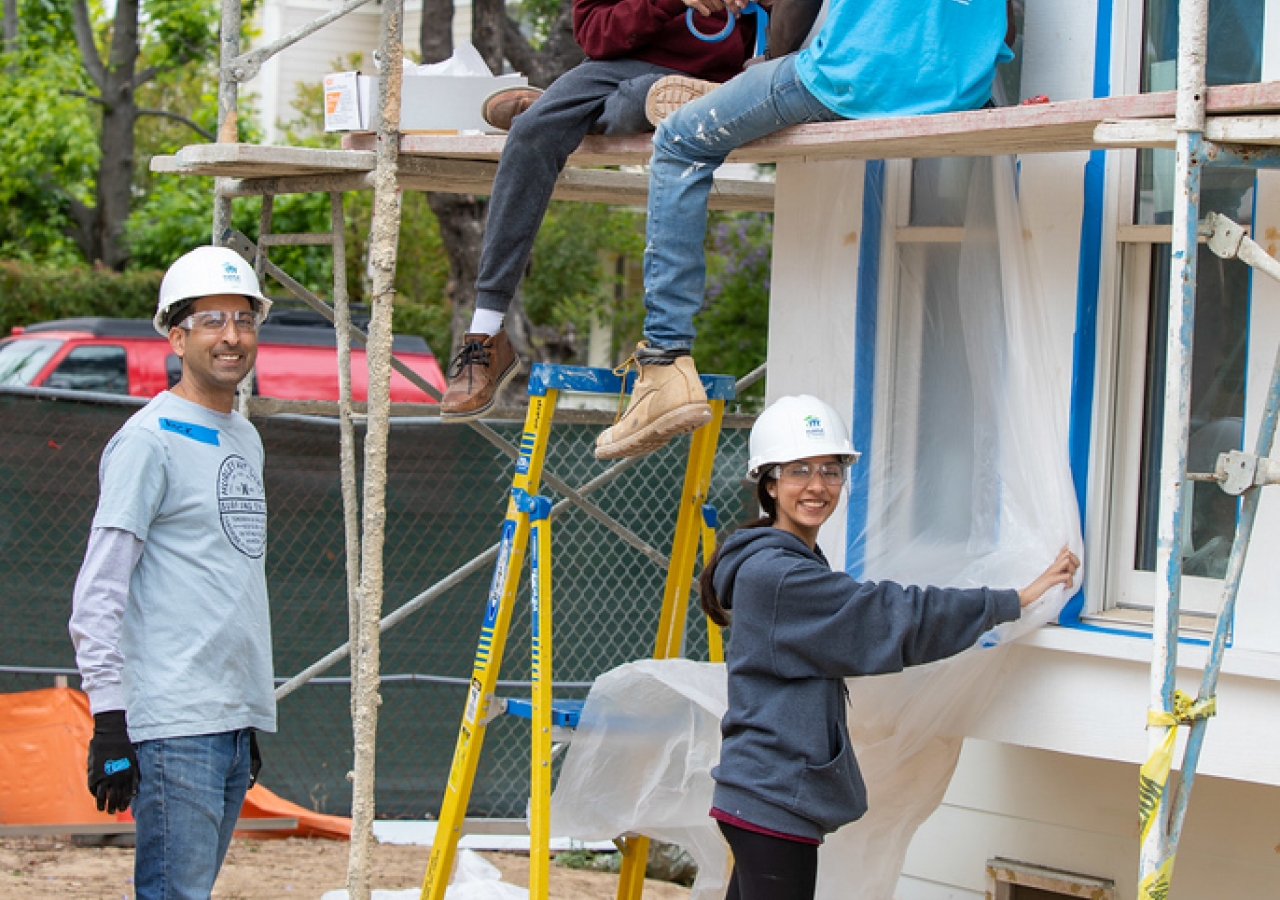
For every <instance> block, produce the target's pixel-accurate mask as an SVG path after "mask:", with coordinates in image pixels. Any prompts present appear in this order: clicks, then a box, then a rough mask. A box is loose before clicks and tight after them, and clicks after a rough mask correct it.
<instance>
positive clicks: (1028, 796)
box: [895, 740, 1280, 900]
mask: <svg viewBox="0 0 1280 900" xmlns="http://www.w3.org/2000/svg"><path fill="white" fill-rule="evenodd" d="M1137 783H1138V772H1137V767H1136V766H1134V765H1130V764H1125V763H1117V762H1112V761H1109V760H1101V759H1090V758H1088V757H1086V756H1078V755H1071V754H1065V753H1052V752H1047V751H1043V750H1027V749H1023V748H1019V747H1011V746H1008V745H1006V744H999V743H992V742H989V741H982V740H969V741H966V742H965V747H964V751H963V752H962V753H961V755H960V764H959V766H958V768H957V769H956V775H955V778H953V779H952V782H951V788H950V789H949V790H948V792H947V796H946V800H945V801H944V803H943V806H942V808H941V809H939V810H938V812H937V813H935V814H934V815H933V816H932V817H931V818H930V819H929V820H928V821H927V822H925V824H924V825H923V826H921V828H920V830H919V831H918V832H917V834H916V839H915V841H914V842H913V843H912V845H911V849H910V851H909V852H908V854H907V860H906V866H905V867H904V874H903V877H902V880H901V881H900V882H899V885H898V890H897V892H896V893H895V897H896V898H897V900H977V898H981V897H983V896H984V893H983V892H984V887H985V864H986V861H987V860H988V859H992V858H994V857H1003V858H1005V859H1013V860H1019V861H1025V862H1031V863H1034V864H1036V865H1040V866H1045V867H1049V868H1053V869H1058V870H1062V871H1067V872H1075V873H1079V874H1081V875H1087V876H1092V877H1096V878H1108V879H1112V880H1113V881H1114V882H1115V897H1116V898H1117V900H1120V898H1131V897H1135V896H1137V868H1138V867H1137V859H1138V816H1137V805H1136V802H1135V800H1136V797H1137V790H1136V787H1137ZM1082 785H1088V786H1089V789H1088V790H1082V789H1081V786H1082ZM1278 837H1280V788H1275V787H1259V786H1257V785H1251V784H1245V783H1242V782H1238V781H1231V780H1227V779H1219V778H1213V777H1200V778H1198V779H1197V780H1196V787H1195V797H1194V800H1193V802H1192V804H1191V806H1190V808H1189V810H1188V813H1187V820H1186V826H1185V829H1184V832H1183V842H1182V849H1181V850H1180V852H1179V853H1178V856H1177V864H1176V867H1175V869H1174V877H1173V890H1172V892H1171V894H1170V897H1171V898H1175V900H1176V898H1179V897H1181V898H1204V900H1246V898H1247V900H1258V898H1264V897H1275V896H1277V885H1280V861H1278V860H1277V853H1276V842H1277V838H1278Z"/></svg>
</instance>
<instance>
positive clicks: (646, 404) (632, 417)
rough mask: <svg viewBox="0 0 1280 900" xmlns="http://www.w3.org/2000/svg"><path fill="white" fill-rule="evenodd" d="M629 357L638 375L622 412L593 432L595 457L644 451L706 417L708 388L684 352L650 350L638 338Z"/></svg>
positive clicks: (611, 456)
mask: <svg viewBox="0 0 1280 900" xmlns="http://www.w3.org/2000/svg"><path fill="white" fill-rule="evenodd" d="M677 353H678V354H679V355H677ZM632 359H633V360H634V361H635V362H636V363H637V364H638V365H639V367H640V376H639V377H638V378H637V379H636V383H635V387H634V388H633V389H632V391H631V402H630V403H629V404H627V411H626V412H625V413H623V414H622V418H620V419H619V420H618V421H617V422H616V423H615V424H614V425H613V426H612V427H610V428H606V429H605V430H604V431H603V432H601V433H600V436H599V437H598V438H596V459H621V458H624V457H628V456H643V455H644V454H646V453H652V452H653V451H654V450H657V449H658V448H659V447H661V446H663V445H664V444H666V443H667V441H669V440H671V439H672V438H673V437H675V436H676V435H678V434H685V433H687V432H690V431H693V430H694V429H695V428H698V427H699V426H701V425H705V424H706V423H707V422H710V421H711V405H710V404H709V403H707V392H706V391H705V390H703V388H702V379H700V378H699V377H698V370H697V369H696V368H694V365H693V357H692V356H690V355H689V354H688V352H686V351H674V352H673V351H663V350H652V349H650V348H649V345H648V343H647V342H644V341H642V342H641V343H640V344H639V346H637V347H636V352H635V356H633V357H632ZM628 363H630V360H628Z"/></svg>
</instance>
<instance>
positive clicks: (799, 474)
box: [774, 462, 849, 487]
mask: <svg viewBox="0 0 1280 900" xmlns="http://www.w3.org/2000/svg"><path fill="white" fill-rule="evenodd" d="M774 471H775V472H777V474H778V478H779V480H781V481H787V482H790V483H791V484H808V483H809V480H810V479H812V478H813V474H814V473H815V472H817V473H818V475H819V476H820V477H821V478H822V482H823V484H828V485H830V486H831V487H839V486H840V485H842V484H844V480H845V478H846V477H847V475H848V472H849V470H848V469H847V468H845V466H844V464H842V463H833V462H829V463H823V464H822V465H820V466H815V465H814V464H813V463H807V462H793V463H787V464H786V465H781V466H778V467H777V468H776V469H774Z"/></svg>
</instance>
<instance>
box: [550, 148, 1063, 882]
mask: <svg viewBox="0 0 1280 900" xmlns="http://www.w3.org/2000/svg"><path fill="white" fill-rule="evenodd" d="M961 164H962V161H947V163H946V164H945V165H943V164H935V165H934V166H933V167H932V168H931V167H930V166H921V167H918V168H917V179H918V183H917V191H916V201H917V205H918V204H919V203H920V202H921V198H922V197H932V198H934V202H936V203H937V204H938V206H939V207H940V209H939V210H936V212H937V213H938V215H937V216H936V217H934V219H933V220H931V221H930V220H929V214H930V212H931V210H930V209H928V208H926V209H924V210H923V211H922V213H923V214H922V215H920V216H919V217H917V215H915V214H913V224H942V225H958V224H963V225H964V237H963V241H962V242H961V243H959V244H954V243H952V244H935V245H927V246H926V245H919V244H905V243H904V244H901V245H899V248H898V249H899V252H898V257H899V263H898V270H897V273H896V274H897V280H896V281H897V296H896V299H894V300H893V301H886V302H882V303H881V305H880V308H879V310H878V316H879V320H880V329H879V330H880V332H881V336H880V338H879V343H878V346H877V348H876V354H877V358H878V359H879V360H881V361H882V362H881V363H880V364H879V365H878V366H877V376H876V379H877V380H876V385H875V388H874V408H875V412H874V414H873V425H872V439H871V442H870V446H866V447H860V448H859V449H861V450H863V451H865V456H864V457H863V460H862V462H861V463H860V465H868V466H870V473H869V474H870V477H869V479H868V480H867V484H869V486H870V487H869V488H868V489H867V491H866V493H865V494H861V493H858V492H856V491H855V492H854V493H853V494H852V495H851V497H850V506H851V508H852V509H853V510H854V511H855V515H853V516H851V518H850V528H851V531H852V532H853V533H851V534H850V537H849V547H850V550H849V558H848V560H847V568H848V569H849V570H850V571H851V573H853V574H854V575H855V577H858V578H860V579H863V580H882V579H890V580H894V581H899V582H902V583H906V584H941V585H954V586H957V587H971V586H978V585H990V586H993V587H1014V588H1017V587H1023V586H1025V585H1026V584H1028V583H1029V582H1030V581H1031V580H1032V579H1034V578H1035V577H1036V576H1037V575H1038V574H1039V573H1040V572H1041V571H1043V570H1044V568H1045V567H1046V566H1047V565H1048V564H1049V563H1050V562H1051V561H1052V559H1053V557H1054V556H1055V554H1056V553H1057V551H1058V549H1059V548H1060V547H1062V546H1063V545H1064V544H1065V545H1069V546H1070V547H1071V548H1072V549H1073V550H1074V551H1075V552H1076V553H1077V555H1079V554H1080V553H1081V536H1080V524H1079V518H1078V514H1077V507H1076V501H1075V494H1074V491H1073V487H1072V482H1071V475H1070V470H1069V466H1068V458H1067V431H1066V429H1067V413H1066V405H1067V391H1068V389H1069V378H1068V377H1067V375H1066V374H1064V373H1062V372H1059V371H1052V370H1051V368H1050V367H1051V363H1050V362H1049V361H1050V360H1052V359H1054V358H1055V355H1054V353H1053V349H1054V345H1052V344H1051V343H1050V336H1049V334H1048V326H1047V319H1048V317H1047V310H1046V308H1045V300H1044V297H1043V294H1042V293H1041V291H1040V290H1039V286H1038V283H1037V278H1036V273H1035V271H1034V270H1033V268H1032V266H1031V262H1030V260H1031V255H1030V253H1029V252H1028V251H1029V248H1028V246H1027V244H1026V238H1025V237H1024V232H1023V228H1022V224H1021V221H1020V217H1019V211H1018V206H1017V197H1016V192H1015V187H1014V183H1015V181H1014V164H1013V161H1012V160H1011V159H1009V158H996V159H985V158H984V159H977V160H974V161H973V162H972V165H971V168H970V169H969V174H968V177H967V178H962V179H961V178H956V177H954V176H955V174H956V172H957V171H959V170H958V169H956V168H955V166H956V165H961ZM947 166H951V168H950V169H948V168H947ZM929 172H934V173H935V174H939V173H940V176H941V177H939V178H938V179H937V180H936V182H935V183H933V184H929V183H928V182H927V180H925V181H921V180H920V179H926V178H927V175H928V173H929ZM948 192H951V195H953V196H950V198H949V195H948ZM948 202H950V203H952V204H953V206H954V207H955V208H954V209H953V210H951V212H950V215H951V216H952V220H947V217H946V214H947V212H948V211H947V210H946V209H941V207H944V206H945V205H946V204H947V203H948ZM916 212H921V211H919V210H917V211H916ZM955 216H961V217H962V218H959V219H955V218H954V217H955ZM919 218H923V219H925V220H926V221H924V222H920V221H919V220H918V219H919ZM850 314H851V313H850ZM887 336H891V337H887ZM1059 346H1060V345H1059ZM864 349H867V348H859V352H863V351H864ZM885 361H887V362H885ZM859 390H860V391H861V390H862V388H861V386H860V387H859ZM859 399H860V400H862V399H863V398H861V397H860V398H859ZM859 522H865V525H861V526H859ZM859 527H860V528H861V530H859ZM1082 575H1083V572H1081V573H1078V574H1077V577H1076V584H1077V585H1078V584H1079V583H1080V580H1081V578H1082ZM1072 592H1074V588H1073V591H1072ZM1068 596H1069V595H1068V593H1067V592H1064V590H1063V589H1061V588H1055V589H1054V590H1052V591H1050V592H1049V593H1048V594H1047V595H1046V596H1045V597H1044V598H1043V599H1042V600H1041V601H1040V602H1039V603H1037V604H1036V605H1034V606H1033V607H1032V608H1031V609H1029V610H1027V611H1026V612H1024V614H1023V617H1022V619H1021V620H1019V621H1018V622H1013V623H1006V624H1005V625H1002V626H1000V627H999V628H997V629H995V630H994V631H992V632H990V633H988V634H987V635H986V636H984V638H983V639H982V640H981V641H979V645H978V646H977V647H974V648H972V649H970V650H968V651H965V652H964V653H962V654H960V655H958V656H956V657H953V658H952V659H949V660H945V661H943V662H939V663H934V664H931V665H928V666H921V667H918V668H914V669H909V670H907V671H905V672H903V673H900V674H897V675H889V676H879V677H873V678H853V679H849V680H848V685H849V693H850V703H851V709H850V712H849V730H850V736H851V738H852V742H853V746H854V748H855V749H856V751H857V756H858V761H859V763H860V765H861V767H862V772H863V776H864V778H865V780H866V783H867V788H868V793H869V803H870V811H869V812H868V813H867V815H866V816H865V817H863V819H862V820H860V821H858V822H855V823H853V824H851V825H848V826H846V827H845V828H843V829H841V830H840V831H838V832H836V833H835V834H833V835H830V836H829V837H828V839H827V841H826V843H825V844H824V845H823V847H822V849H821V850H820V852H819V873H818V891H817V895H818V897H819V898H821V900H836V898H841V900H847V898H858V900H889V898H891V897H892V896H893V891H894V887H895V885H896V883H897V881H898V877H899V873H900V871H901V868H902V862H903V858H904V856H905V854H906V851H907V846H908V844H909V843H910V841H911V838H912V836H913V835H914V834H915V831H916V829H917V827H918V826H919V825H920V823H921V822H923V821H924V819H926V818H927V817H928V816H929V815H930V814H931V813H932V812H933V811H934V810H935V809H936V808H937V807H938V804H939V803H940V802H941V801H942V797H943V794H944V793H945V792H946V789H947V785H948V783H949V781H950V779H951V775H952V772H953V771H954V769H955V765H956V760H957V758H958V757H959V753H960V747H961V743H962V740H963V735H964V734H965V732H966V730H968V729H969V727H970V725H971V723H972V722H973V720H974V719H975V717H976V716H977V715H978V714H979V713H980V712H981V711H982V709H983V707H984V706H985V705H986V704H987V703H988V702H989V701H990V699H991V696H992V695H993V694H994V692H995V689H996V688H997V686H998V684H999V680H1000V677H1001V670H1002V667H1003V665H1004V662H1005V658H1006V650H1007V645H1008V643H1009V642H1011V641H1014V640H1016V639H1017V638H1018V637H1020V636H1021V635H1024V634H1026V633H1027V632H1028V631H1030V630H1032V629H1034V628H1038V627H1040V626H1042V625H1044V624H1045V623H1046V622H1049V621H1051V620H1052V619H1053V618H1054V617H1055V616H1056V615H1057V613H1058V611H1059V610H1060V609H1061V608H1062V605H1063V604H1064V603H1065V602H1066V600H1067V599H1068ZM729 652H730V653H731V652H732V644H730V648H729ZM725 703H726V699H725V676H724V667H723V666H715V665H711V664H706V663H695V662H690V661H685V660H669V661H654V660H648V661H642V662H637V663H632V664H629V665H625V666H622V667H620V668H618V669H616V670H614V671H612V672H609V673H607V674H605V675H603V676H601V677H600V678H599V679H597V681H596V684H595V686H594V687H593V688H592V691H591V694H590V696H589V697H588V699H587V703H586V706H585V708H584V710H583V714H582V720H581V723H580V725H579V728H578V732H577V734H576V736H575V737H574V739H573V742H572V744H571V745H570V749H569V753H568V756H567V758H566V760H565V764H564V768H563V770H562V772H561V775H560V780H559V783H558V784H557V787H556V791H555V795H554V797H553V798H552V830H553V831H554V832H555V833H556V834H566V835H569V836H572V837H575V838H580V839H584V840H586V839H592V840H595V839H608V838H610V837H614V836H616V835H618V834H621V833H624V832H636V833H642V834H646V835H649V836H650V837H653V838H655V839H658V840H663V841H671V842H674V843H678V844H680V845H682V846H683V847H684V848H685V849H686V850H688V851H689V853H690V854H691V855H692V856H693V857H694V859H695V860H696V861H697V862H698V865H699V874H698V880H697V882H696V883H695V885H694V892H693V896H694V898H695V900H712V898H719V897H722V896H723V894H724V890H725V888H726V886H727V883H728V877H727V876H728V872H729V867H730V862H729V857H728V848H727V846H726V845H725V844H724V842H723V841H722V839H721V838H720V834H719V831H718V829H717V828H716V826H715V823H714V821H713V820H712V819H711V818H710V817H709V816H708V815H707V811H708V809H709V808H710V805H711V792H712V787H713V784H712V780H711V777H710V769H711V767H712V766H713V765H714V764H715V761H716V759H717V756H718V752H719V740H720V735H719V719H720V717H721V715H722V714H723V713H724V709H725Z"/></svg>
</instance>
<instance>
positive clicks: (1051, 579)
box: [1018, 547, 1080, 609]
mask: <svg viewBox="0 0 1280 900" xmlns="http://www.w3.org/2000/svg"><path fill="white" fill-rule="evenodd" d="M1079 568H1080V559H1079V557H1077V556H1076V555H1075V554H1074V553H1072V552H1071V551H1070V550H1069V549H1068V548H1066V547H1063V548H1062V549H1061V550H1059V551H1058V556H1057V558H1056V559H1055V560H1054V561H1053V563H1052V564H1051V565H1050V566H1049V568H1047V569H1045V570H1044V572H1043V573H1041V575H1040V577H1039V578H1037V579H1036V580H1035V581H1033V582H1031V583H1030V584H1029V585H1027V586H1026V587H1024V588H1023V589H1022V590H1020V591H1018V602H1019V603H1021V604H1022V608H1023V609H1026V608H1027V607H1028V606H1030V605H1031V604H1032V603H1035V602H1036V601H1037V600H1039V599H1040V598H1041V597H1043V596H1044V592H1045V591H1047V590H1049V588H1051V587H1057V586H1058V585H1060V584H1061V585H1065V586H1066V587H1071V583H1072V581H1073V579H1074V578H1075V577H1076V570H1077V569H1079Z"/></svg>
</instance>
